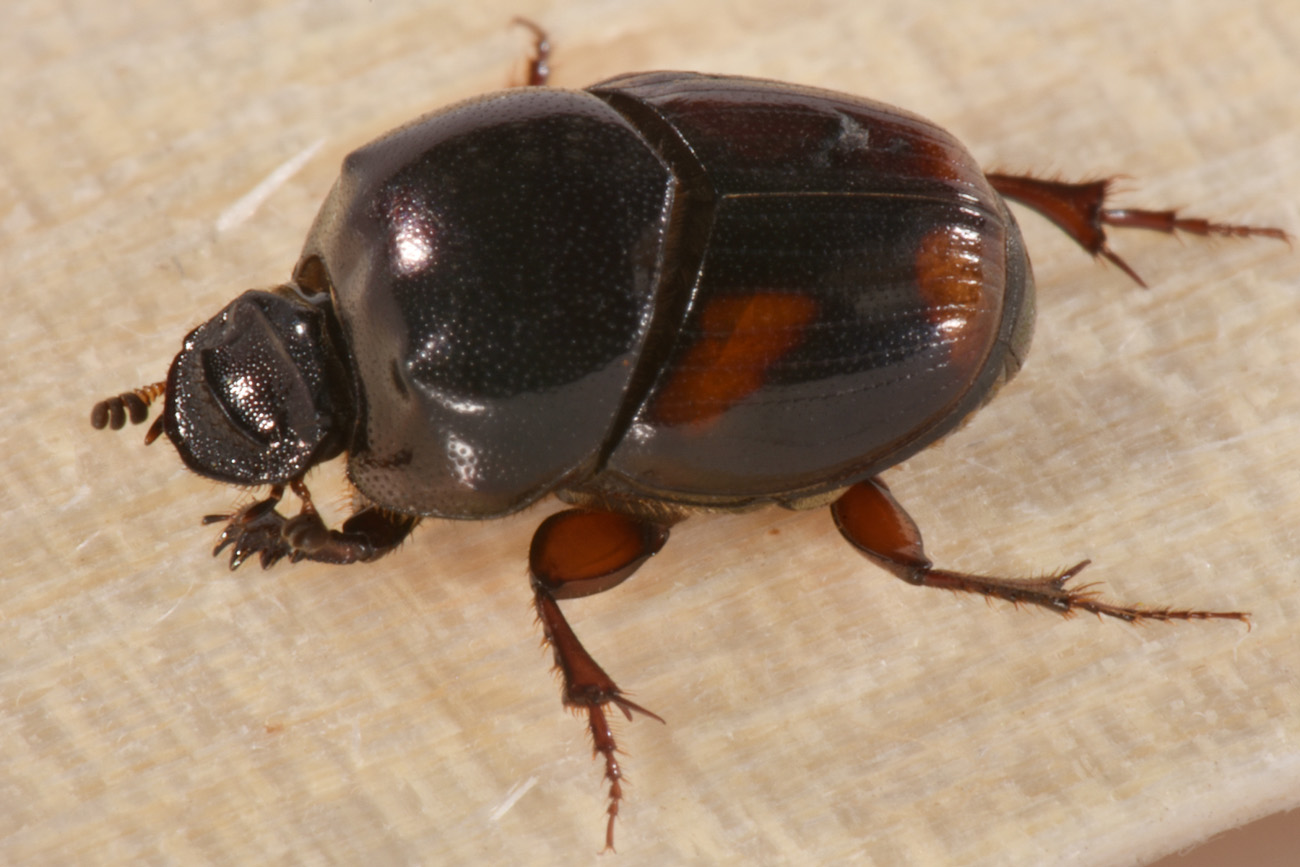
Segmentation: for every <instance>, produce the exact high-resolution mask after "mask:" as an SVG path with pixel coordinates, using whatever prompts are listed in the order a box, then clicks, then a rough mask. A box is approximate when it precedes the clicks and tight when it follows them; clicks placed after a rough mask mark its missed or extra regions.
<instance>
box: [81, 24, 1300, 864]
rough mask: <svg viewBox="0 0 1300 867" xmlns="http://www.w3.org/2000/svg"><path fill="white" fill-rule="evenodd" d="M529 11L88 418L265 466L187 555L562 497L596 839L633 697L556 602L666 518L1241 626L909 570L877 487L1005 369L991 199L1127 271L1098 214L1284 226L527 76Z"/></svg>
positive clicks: (768, 98) (621, 575) (341, 554)
mask: <svg viewBox="0 0 1300 867" xmlns="http://www.w3.org/2000/svg"><path fill="white" fill-rule="evenodd" d="M525 24H526V26H530V27H533V26H532V25H530V24H527V22H525ZM533 31H534V35H535V37H536V42H535V55H534V56H533V58H532V62H531V67H530V75H529V84H530V85H533V86H531V87H525V88H517V89H513V90H508V91H504V92H500V93H493V94H489V95H486V96H482V97H479V98H477V99H471V100H469V101H466V102H462V103H459V104H457V105H454V106H452V107H450V108H447V109H444V110H442V111H439V112H436V113H433V114H430V115H427V116H425V117H423V118H420V119H418V120H416V121H414V122H412V123H410V124H408V125H406V126H404V127H401V128H400V129H397V130H395V131H393V132H391V133H389V134H387V135H385V136H383V137H381V138H379V139H377V140H376V141H374V142H372V143H370V144H368V145H365V146H364V147H362V148H360V149H359V150H356V151H354V152H353V153H352V154H350V155H349V156H348V157H347V158H346V159H345V160H344V162H343V169H342V174H341V176H340V178H339V179H338V181H337V182H336V183H335V185H334V188H333V190H332V191H331V192H330V193H329V195H328V197H327V198H326V199H325V203H324V205H323V206H322V207H321V210H320V213H319V215H318V216H317V217H316V221H315V224H314V225H313V226H312V229H311V232H310V234H309V235H308V236H307V241H306V244H305V246H304V248H303V251H302V255H301V256H300V258H299V260H298V263H297V265H296V267H295V268H294V270H293V275H292V277H291V278H290V280H289V281H288V282H287V283H284V284H282V285H280V286H277V287H275V288H273V289H269V290H252V291H248V292H245V293H244V294H242V295H240V296H239V297H237V298H236V299H235V300H234V301H232V302H231V303H230V304H229V305H227V306H226V308H225V309H223V310H222V311H221V312H219V313H218V314H217V315H216V316H214V317H213V318H212V319H210V320H208V321H207V322H205V323H204V324H202V325H200V326H199V327H198V328H196V329H194V330H193V331H191V332H190V333H189V334H188V335H187V336H186V337H185V341H184V343H183V346H182V348H181V351H180V353H179V354H178V355H177V356H176V358H175V360H174V361H173V362H172V365H171V368H170V371H169V373H168V375H167V379H166V381H165V382H160V383H155V384H153V385H150V386H146V387H144V388H140V389H136V390H134V391H131V392H127V393H125V394H121V395H119V396H117V397H114V398H110V399H109V400H106V401H102V402H101V403H99V404H98V405H96V407H95V408H94V412H93V414H92V423H93V424H94V426H95V427H97V428H103V427H105V426H111V427H113V428H114V429H117V428H121V427H123V426H124V424H125V421H126V419H127V417H128V416H129V418H130V420H131V422H132V423H137V424H138V423H141V422H143V421H145V419H146V417H147V416H148V409H149V405H150V404H151V403H152V402H153V401H155V400H157V399H158V398H159V397H163V398H164V406H163V411H162V413H161V415H160V416H158V418H157V419H156V420H155V421H154V422H153V424H152V426H151V427H150V428H149V432H148V435H147V437H146V442H152V441H153V440H154V439H156V438H157V437H158V436H159V435H160V434H162V433H166V435H167V438H168V439H169V440H171V442H172V444H173V445H174V446H175V447H176V450H177V451H178V452H179V453H180V456H181V459H182V460H183V461H184V462H185V464H186V465H187V466H188V467H189V468H190V469H192V470H193V471H195V472H196V473H199V474H200V475H203V476H206V477H208V478H212V479H216V480H219V481H222V482H228V483H230V484H233V485H240V486H263V485H265V486H269V493H268V495H267V496H266V497H265V498H264V499H261V500H259V501H257V502H255V503H253V504H251V505H248V506H246V507H244V508H241V509H239V510H238V511H235V512H234V513H232V514H224V515H210V516H208V517H207V518H206V519H205V521H206V522H209V523H223V524H224V525H225V527H224V530H223V531H222V533H221V535H220V537H219V540H218V542H217V545H216V550H215V551H214V554H216V553H220V552H221V551H222V550H223V549H225V548H227V547H229V548H230V549H231V557H230V565H231V568H235V567H238V566H239V565H240V564H241V563H243V562H244V561H245V560H247V559H248V558H249V557H251V556H253V555H257V556H258V557H259V559H260V561H261V564H262V566H263V567H268V566H270V565H271V564H273V563H275V562H277V561H278V560H281V559H283V558H288V559H290V560H294V561H297V560H303V559H307V560H316V561H321V562H325V563H354V562H360V561H370V560H375V559H377V558H379V557H380V556H382V555H384V554H386V553H388V552H389V551H392V550H394V549H395V548H396V547H397V546H398V545H399V543H401V542H402V540H403V539H405V538H406V536H407V535H408V534H409V533H410V532H411V530H412V529H413V528H414V527H415V525H416V524H417V523H418V522H419V521H420V520H421V518H424V517H426V516H427V517H437V518H450V519H467V520H482V519H487V518H499V517H502V516H504V515H509V514H511V513H513V512H516V511H518V510H520V509H522V508H524V507H525V506H528V505H529V504H531V503H533V502H535V501H536V500H538V499H540V498H542V497H544V496H546V495H548V494H554V495H556V496H557V497H558V498H560V499H561V500H562V501H564V502H565V503H568V504H569V505H571V506H573V508H570V509H567V510H565V511H561V512H559V513H557V514H554V515H552V516H550V517H548V518H546V519H545V520H544V521H543V522H542V523H541V525H540V526H539V527H538V529H537V531H536V534H535V536H534V538H533V541H532V546H531V550H530V552H529V565H530V571H531V583H532V591H533V597H534V600H535V605H536V609H537V613H538V617H539V619H540V621H541V623H542V627H543V630H544V632H545V635H546V638H547V640H548V641H549V643H550V645H551V647H552V648H553V651H554V656H555V662H556V665H557V666H558V668H559V670H560V672H561V674H562V677H563V701H564V704H565V705H568V706H569V707H572V708H577V709H580V710H582V711H585V712H586V714H587V718H588V724H589V727H590V730H591V734H592V737H593V739H594V746H595V751H596V753H598V754H600V755H601V756H603V757H604V764H605V779H606V780H608V782H609V786H610V788H609V793H608V809H607V812H608V820H607V823H606V841H605V842H606V846H607V847H610V848H612V847H613V840H614V838H613V834H614V822H615V819H616V817H617V815H618V810H619V802H620V799H621V798H622V786H621V781H622V771H621V769H620V766H619V763H618V759H617V749H616V745H615V741H614V737H613V735H612V733H611V730H610V727H609V724H608V721H607V719H606V710H607V709H608V708H609V707H610V706H613V707H615V708H617V709H618V710H619V711H621V712H622V713H623V714H624V715H626V716H627V717H628V718H629V719H631V718H632V716H633V714H634V713H641V714H644V715H646V716H648V717H651V718H653V719H660V718H659V717H658V716H656V715H655V714H653V713H651V712H650V711H648V710H646V709H645V708H643V707H641V706H640V705H638V704H635V703H633V702H632V701H630V700H629V699H628V698H627V696H626V695H625V694H624V693H623V691H622V690H620V689H619V687H618V686H617V685H616V684H615V682H614V680H613V679H612V678H610V676H609V675H607V674H606V673H605V671H604V670H603V669H602V668H601V667H600V666H599V665H598V664H597V663H596V661H595V660H594V659H593V658H592V657H591V655H590V654H589V653H588V652H587V651H586V650H585V649H584V648H583V646H582V644H581V643H580V642H579V641H578V639H577V637H576V636H575V635H574V633H573V631H572V629H571V628H570V626H569V624H568V622H567V621H566V620H565V618H564V615H563V614H562V613H561V611H560V608H559V605H558V601H559V600H562V599H570V598H575V597H581V596H587V595H590V594H594V593H599V592H601V591H604V590H608V589H610V588H611V587H614V586H616V585H618V584H619V583H620V582H622V581H624V580H625V579H626V578H628V577H629V576H630V575H632V573H633V572H635V571H636V570H637V569H638V568H640V567H641V566H642V564H644V563H645V562H646V560H647V559H649V558H650V557H651V556H653V555H654V554H655V553H656V552H658V551H659V550H660V549H661V548H662V547H663V545H664V543H665V542H666V541H667V540H668V535H669V530H670V528H671V527H672V526H673V525H674V524H675V523H676V522H678V521H680V520H682V519H683V518H685V517H686V516H688V515H689V514H691V513H693V512H696V511H700V510H726V511H737V510H746V509H751V508H755V507H759V506H764V505H778V506H783V507H786V508H791V509H808V508H814V507H822V506H829V508H830V512H831V515H832V517H833V518H834V521H835V523H836V526H837V527H838V528H839V530H840V532H841V533H842V534H843V536H844V537H845V539H847V540H848V541H849V543H850V544H852V545H853V546H854V547H855V548H857V550H858V551H860V552H861V553H862V554H864V555H866V557H868V558H869V559H870V560H872V561H873V562H875V563H877V564H878V565H880V566H882V567H884V568H885V569H887V570H888V571H890V572H892V573H893V574H895V575H896V576H898V577H900V578H902V579H903V580H905V581H907V582H909V583H912V584H916V585H924V586H930V587H943V588H948V589H952V590H962V591H968V592H973V593H980V594H984V595H985V596H990V597H997V598H1000V599H1005V600H1009V601H1011V602H1014V603H1023V604H1032V605H1038V606H1042V607H1045V608H1048V609H1052V610H1055V611H1058V612H1060V613H1062V614H1067V615H1068V614H1070V613H1072V612H1075V611H1090V612H1094V613H1096V614H1099V615H1108V616H1111V617H1117V618H1120V619H1123V620H1128V621H1137V620H1190V619H1205V618H1229V619H1235V620H1245V619H1246V615H1245V614H1243V613H1241V612H1235V611H1208V610H1206V611H1200V610H1170V609H1156V608H1147V607H1137V606H1125V605H1118V604H1111V603H1108V602H1105V601H1102V600H1101V599H1099V598H1098V597H1097V596H1096V595H1095V594H1094V593H1092V592H1089V591H1087V590H1085V589H1081V588H1077V587H1076V588H1072V587H1067V586H1066V584H1067V581H1068V580H1069V579H1070V578H1072V577H1073V576H1075V575H1076V574H1078V572H1079V571H1080V570H1081V569H1082V568H1083V567H1084V566H1085V565H1086V562H1087V561H1085V562H1083V563H1080V564H1078V565H1076V566H1074V567H1072V568H1069V569H1066V570H1063V571H1060V572H1057V573H1055V574H1052V575H1048V576H1046V577H1042V578H1034V579H1005V578H998V577H991V576H984V575H972V574H963V573H957V572H951V571H947V570H943V569H938V568H935V567H934V566H933V564H932V563H931V561H930V560H929V558H927V557H926V554H925V551H924V549H923V547H922V543H921V535H920V532H919V530H918V529H917V526H916V524H915V523H914V522H913V521H912V519H911V518H910V517H909V516H908V515H907V513H906V512H905V511H904V510H903V508H902V506H900V505H899V503H898V502H896V501H895V499H894V498H893V496H892V495H891V494H890V492H889V489H888V488H887V487H886V485H885V484H884V482H882V481H881V480H880V479H879V478H878V474H879V473H881V472H882V471H884V470H886V469H888V468H890V467H892V466H894V465H895V464H898V463H899V462H900V461H902V460H904V459H906V458H907V457H909V456H910V455H912V454H914V453H916V452H917V451H918V450H920V449H922V448H924V447H925V446H927V445H929V444H931V443H933V442H935V441H936V440H938V439H939V438H940V437H942V436H943V435H944V434H946V433H948V432H950V431H952V430H953V429H954V428H956V427H957V426H958V425H959V424H961V423H962V422H963V421H964V420H966V419H967V418H968V417H969V416H970V415H971V414H972V413H973V412H974V411H975V410H976V409H977V408H979V407H980V406H982V405H983V404H984V403H986V402H987V401H988V400H989V399H990V398H991V397H992V396H993V394H994V393H995V392H996V391H997V390H998V389H999V387H1000V386H1002V385H1003V384H1005V383H1006V382H1007V381H1008V380H1009V379H1010V378H1011V377H1013V376H1014V375H1015V374H1016V372H1017V371H1018V370H1019V368H1020V366H1021V363H1022V362H1023V360H1024V358H1025V353H1026V351H1027V349H1028V347H1029V342H1030V336H1031V333H1032V330H1033V322H1034V281H1033V274H1032V271H1031V269H1030V264H1029V259H1028V256H1027V255H1026V252H1025V249H1024V243H1023V241H1022V239H1021V235H1020V231H1019V229H1018V228H1017V225H1016V221H1015V219H1014V218H1013V217H1012V215H1011V212H1010V211H1009V209H1008V207H1007V200H1015V201H1018V202H1020V203H1022V204H1024V205H1027V206H1029V207H1031V208H1034V209H1036V210H1038V211H1040V212H1041V213H1043V214H1044V215H1046V216H1047V217H1048V218H1049V219H1051V220H1052V221H1054V222H1055V223H1056V224H1057V225H1058V226H1059V227H1060V228H1061V229H1063V230H1064V231H1065V232H1066V234H1068V235H1069V236H1070V237H1071V238H1073V239H1074V240H1075V241H1076V242H1078V243H1079V244H1080V245H1081V246H1082V247H1083V248H1084V249H1085V250H1086V251H1088V252H1089V253H1091V254H1093V255H1094V256H1098V257H1104V258H1105V259H1108V260H1109V261H1110V262H1112V263H1114V264H1115V265H1117V266H1119V267H1120V268H1121V269H1123V270H1124V271H1125V272H1126V273H1127V274H1128V275H1129V276H1130V277H1132V278H1133V279H1134V280H1136V281H1137V282H1139V283H1141V280H1140V279H1139V278H1138V276H1137V274H1136V273H1135V272H1134V271H1133V270H1132V269H1131V268H1129V266H1128V265H1127V264H1125V263H1124V261H1123V260H1122V259H1120V258H1119V256H1117V255H1116V254H1115V253H1114V252H1112V251H1111V249H1110V247H1109V246H1108V245H1107V241H1106V227H1108V226H1114V227H1131V228H1139V229H1148V230H1155V231H1160V232H1165V233H1171V234H1172V233H1174V232H1176V231H1185V232H1190V233H1194V234H1198V235H1233V236H1249V235H1258V236H1264V237H1271V238H1279V239H1285V238H1286V235H1285V234H1284V233H1283V232H1282V231H1280V230H1278V229H1273V228H1259V227H1251V226H1239V225H1229V224H1224V223H1214V222H1209V221H1206V220H1201V219H1192V218H1185V217H1182V216H1179V215H1178V214H1177V213H1175V212H1174V211H1147V210H1130V209H1114V208H1109V207H1107V206H1106V194H1107V188H1108V185H1109V181H1107V180H1099V181H1092V182H1088V183H1065V182H1061V181H1056V180H1044V179H1039V178H1035V177H1029V176H1013V175H1005V174H988V173H985V172H983V171H981V169H980V168H979V166H978V165H977V164H976V163H975V162H974V160H973V159H972V158H971V156H970V155H969V154H968V153H967V152H966V150H965V149H964V148H963V147H962V145H961V144H960V143H959V142H958V141H957V140H956V139H955V138H953V137H952V136H951V135H950V134H949V133H947V132H945V131H944V130H942V129H940V128H939V127H937V126H935V125H934V124H932V123H930V122H928V121H926V120H923V119H921V118H919V117H917V116H915V115H913V114H909V113H907V112H904V111H901V110H899V109H896V108H892V107H890V106H887V105H883V104H880V103H877V102H872V101H869V100H866V99H862V98H859V97H855V96H847V95H843V94H838V93H832V92H830V91H825V90H817V89H813V88H809V87H800V86H796V85H792V84H782V83H778V82H773V81H763V80H758V79H751V78H738V77H732V76H719V75H699V74H695V73H685V72H651V73H641V74H630V75H621V76H618V77H615V78H611V79H609V80H606V81H603V82H601V83H599V84H596V85H593V86H591V87H589V88H586V89H585V90H578V91H571V90H558V89H552V88H547V87H542V85H544V84H545V82H546V77H547V71H546V64H547V59H548V51H549V45H548V43H547V41H546V38H545V34H544V33H542V32H541V31H540V29H537V28H536V27H533ZM340 455H346V456H347V468H348V476H349V478H350V480H351V482H352V484H353V485H354V486H355V488H356V490H357V492H358V494H359V502H360V503H361V505H360V506H359V507H357V509H356V510H355V512H354V513H353V514H352V515H351V516H350V517H349V518H348V519H347V520H346V521H344V522H343V524H342V526H341V527H340V528H338V529H330V528H328V527H326V525H325V523H324V522H323V520H322V519H321V518H320V517H319V516H318V514H317V512H316V510H315V508H314V507H313V505H312V499H311V496H310V494H309V492H308V489H307V486H306V483H305V477H306V475H307V473H308V471H309V470H310V469H311V468H312V467H314V466H316V465H318V464H321V463H323V462H325V461H328V460H331V459H333V458H335V457H338V456H340ZM286 488H287V489H290V490H292V491H293V493H294V494H295V496H296V497H297V498H298V500H299V501H300V503H301V506H300V508H299V511H298V513H297V514H296V515H294V516H293V517H286V516H285V515H283V514H281V512H280V511H279V509H278V506H279V504H280V502H281V500H282V499H283V498H284V496H285V493H286ZM660 721H662V720H660Z"/></svg>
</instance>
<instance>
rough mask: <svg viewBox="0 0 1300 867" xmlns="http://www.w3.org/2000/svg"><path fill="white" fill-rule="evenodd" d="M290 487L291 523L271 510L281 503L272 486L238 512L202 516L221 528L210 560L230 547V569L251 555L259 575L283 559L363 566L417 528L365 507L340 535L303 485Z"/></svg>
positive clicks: (278, 488) (280, 490)
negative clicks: (294, 503)
mask: <svg viewBox="0 0 1300 867" xmlns="http://www.w3.org/2000/svg"><path fill="white" fill-rule="evenodd" d="M289 487H290V488H292V489H293V492H294V494H296V495H297V497H298V499H299V500H300V501H301V502H302V508H301V509H300V510H299V512H298V514H297V515H295V516H294V517H292V518H286V517H285V516H284V515H282V514H280V512H279V511H278V510H277V509H276V506H278V505H279V503H280V500H281V499H283V498H284V488H285V486H284V485H273V486H272V487H271V492H270V496H268V497H267V498H266V499H264V500H259V501H257V502H256V503H252V504H251V505H248V506H245V507H244V508H242V509H240V510H239V511H237V512H233V513H229V514H224V515H207V516H205V517H204V519H203V523H205V524H217V523H221V522H223V521H224V522H225V523H226V529H225V530H223V531H222V533H221V536H220V537H218V539H217V546H216V547H215V548H214V549H213V551H212V555H213V556H214V557H215V556H216V555H218V554H220V553H221V552H222V551H223V550H225V549H226V548H227V547H230V548H231V552H230V568H231V569H238V568H239V567H240V565H241V564H242V563H243V562H244V561H245V560H247V559H248V558H249V557H251V556H252V555H253V554H257V555H258V556H259V560H260V562H261V564H262V568H263V569H266V568H268V567H269V566H271V565H273V564H275V563H276V562H278V561H279V560H282V559H284V558H285V557H288V558H289V559H290V560H292V561H294V562H297V561H299V560H315V561H317V562H320V563H334V564H339V565H342V564H346V563H361V562H368V561H370V560H376V559H378V558H380V557H382V556H383V555H384V554H387V553H388V552H389V551H392V550H393V549H395V548H396V547H397V546H398V545H400V544H401V543H402V541H403V540H404V539H405V538H406V537H407V536H408V535H410V533H411V530H413V529H414V528H415V525H416V524H417V523H419V518H418V517H415V516H412V515H402V514H398V513H395V512H389V511H386V510H384V509H379V508H376V507H374V506H370V507H367V508H363V509H360V510H359V511H357V512H355V513H354V514H353V515H352V516H351V517H349V518H348V519H347V520H346V521H344V522H343V527H342V528H341V529H339V530H331V529H330V528H329V527H326V526H325V522H324V521H323V520H321V517H320V514H319V513H318V512H317V511H316V506H315V504H314V503H313V502H312V498H311V493H310V492H309V491H308V490H307V486H306V484H304V483H303V482H302V481H301V480H295V481H293V482H290V483H289Z"/></svg>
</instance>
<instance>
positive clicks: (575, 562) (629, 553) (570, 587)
mask: <svg viewBox="0 0 1300 867" xmlns="http://www.w3.org/2000/svg"><path fill="white" fill-rule="evenodd" d="M666 541H668V528H667V527H666V526H664V525H662V524H656V523H653V522H650V521H644V520H641V519H639V518H633V517H630V516H627V515H623V514H620V513H617V512H606V511H593V510H588V509H569V510H566V511H563V512H559V513H557V514H554V515H552V516H551V517H549V518H547V519H546V520H545V521H543V522H542V524H541V526H540V527H538V528H537V532H536V534H534V536H533V543H532V547H531V549H530V551H529V555H528V561H529V569H530V572H531V575H532V586H533V599H534V604H535V605H536V608H537V619H538V620H539V621H541V624H542V630H543V632H544V633H545V636H546V642H547V643H548V644H549V645H550V646H551V650H552V651H553V652H554V654H555V667H556V668H557V669H558V670H559V672H560V676H561V677H562V679H563V681H564V695H563V702H564V705H565V707H569V708H572V709H574V710H579V711H586V713H587V723H588V727H589V728H590V730H591V739H592V748H593V752H594V753H595V754H598V755H602V756H604V757H605V779H606V780H608V781H609V807H608V809H607V810H606V813H607V814H608V816H609V819H608V821H607V823H606V826H605V848H606V849H610V850H612V849H613V848H614V820H615V819H617V818H618V807H619V802H620V801H621V800H622V798H623V769H622V768H621V767H620V765H619V762H618V756H617V753H618V751H619V750H618V745H617V743H616V742H615V740H614V733H613V731H612V729H611V728H610V725H609V720H608V719H607V718H606V715H605V709H606V708H607V707H608V706H609V705H613V706H614V707H617V708H618V709H619V710H620V711H622V713H623V715H624V716H626V717H627V718H628V719H629V720H631V719H632V715H633V713H634V712H635V713H640V714H643V715H645V716H648V717H650V718H651V719H656V720H659V722H663V719H662V718H661V717H659V715H657V714H655V713H653V712H651V711H648V710H646V709H645V708H643V707H641V706H640V705H639V704H636V703H635V702H632V701H631V700H629V699H628V698H627V696H626V695H625V694H624V693H623V690H621V689H620V688H619V686H618V684H616V683H615V682H614V679H613V678H611V677H610V676H609V675H608V674H606V673H605V670H604V669H603V668H601V667H600V665H599V664H598V663H597V662H596V660H595V659H593V658H592V656H591V654H590V653H588V652H587V649H586V648H584V647H583V646H582V642H580V641H579V640H578V637H577V635H575V634H574V632H573V628H572V627H570V626H569V622H568V621H567V620H566V619H565V617H564V614H563V612H561V611H560V606H559V602H558V600H560V599H576V598H578V597H582V596H590V595H592V594H594V593H600V592H602V591H605V590H608V589H610V588H611V587H615V586H617V585H618V584H620V583H622V582H623V581H625V580H627V579H628V578H629V577H630V576H631V575H632V573H633V572H635V571H636V570H637V569H638V568H640V566H641V564H643V563H644V562H645V561H646V560H648V559H649V558H650V557H652V556H654V554H656V553H658V551H659V549H660V548H662V547H663V546H664V543H665V542H666Z"/></svg>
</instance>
